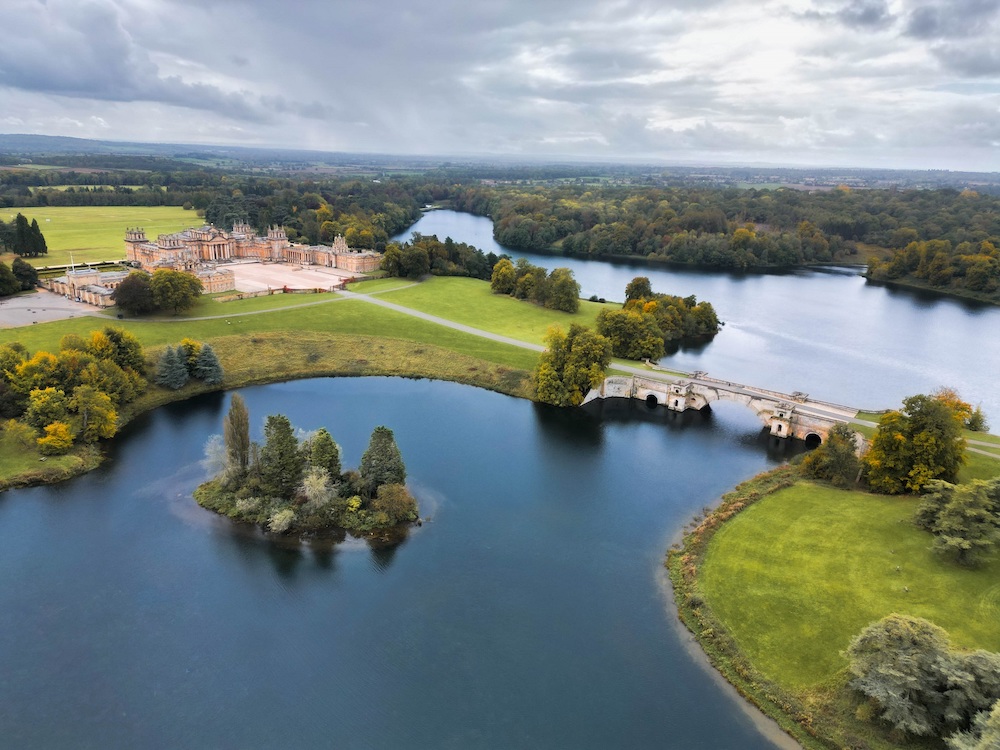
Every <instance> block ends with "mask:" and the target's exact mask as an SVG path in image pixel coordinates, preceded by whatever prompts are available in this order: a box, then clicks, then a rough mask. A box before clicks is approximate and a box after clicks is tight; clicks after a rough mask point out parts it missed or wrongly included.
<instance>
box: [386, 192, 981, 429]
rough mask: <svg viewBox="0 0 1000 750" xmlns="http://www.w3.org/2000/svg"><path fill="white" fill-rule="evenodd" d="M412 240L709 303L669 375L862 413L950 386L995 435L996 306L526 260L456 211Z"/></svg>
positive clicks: (870, 289) (486, 223) (848, 272)
mask: <svg viewBox="0 0 1000 750" xmlns="http://www.w3.org/2000/svg"><path fill="white" fill-rule="evenodd" d="M414 231H416V232H420V233H421V234H427V235H430V234H436V235H437V236H438V237H439V238H440V239H442V240H443V239H444V238H445V237H448V236H450V237H451V238H452V239H454V240H455V241H457V242H468V243H469V244H472V245H475V246H476V247H479V248H481V249H482V250H484V251H485V252H490V251H492V252H495V253H497V254H500V253H504V252H506V253H508V254H510V255H511V256H512V257H515V258H519V257H525V258H527V259H528V260H530V261H531V262H532V263H534V264H536V265H540V266H544V267H545V268H555V267H558V266H564V267H568V268H571V269H572V270H573V273H574V275H575V276H576V279H577V281H579V282H580V287H581V293H582V295H583V297H585V298H587V297H590V296H591V295H597V296H598V297H604V298H606V299H608V300H619V301H620V300H623V299H624V298H625V285H626V284H627V283H628V282H629V281H631V280H632V278H633V277H635V276H648V277H649V278H650V280H651V281H652V285H653V290H654V291H658V292H666V293H669V294H676V295H679V296H682V297H687V296H689V295H692V294H693V295H695V296H697V297H698V299H702V300H708V301H709V302H711V303H712V305H713V306H714V307H715V309H716V312H717V313H718V315H719V318H720V319H721V320H722V321H724V322H725V326H724V327H723V329H722V332H721V333H720V334H719V335H718V336H716V337H715V340H713V341H712V342H711V343H708V344H702V345H699V346H696V347H692V348H687V349H682V350H681V351H679V352H677V353H676V354H673V355H670V356H668V357H666V358H664V360H663V363H664V364H665V365H668V366H669V367H673V368H677V369H680V370H683V371H687V372H693V371H695V370H703V371H705V372H707V373H708V374H709V375H712V376H713V377H717V378H721V379H723V380H729V381H734V382H739V383H747V384H749V385H756V386H760V387H763V388H769V389H772V390H777V391H782V392H784V393H792V392H794V391H802V392H804V393H808V394H809V395H810V396H812V397H814V398H818V399H822V400H825V401H834V402H837V403H841V404H847V405H850V406H857V407H862V408H866V409H885V408H898V407H899V406H900V402H901V401H902V399H903V398H904V397H906V396H910V395H913V394H915V393H930V392H931V391H933V390H934V389H936V388H939V387H941V386H950V387H952V388H955V389H956V390H957V391H958V392H959V393H960V394H961V395H962V396H963V397H964V398H965V399H966V400H967V401H970V402H971V403H972V404H973V405H975V404H982V408H983V411H984V412H985V413H986V415H987V416H988V417H989V418H990V421H991V423H992V424H993V425H995V426H998V427H1000V388H997V385H996V374H997V373H1000V345H998V344H997V338H996V337H997V332H998V331H1000V307H996V306H991V305H983V304H979V303H973V302H967V301H964V300H958V299H954V298H948V297H944V296H941V295H935V294H933V293H923V292H913V291H907V290H901V289H891V288H887V287H884V286H879V285H875V284H870V283H868V282H867V281H866V280H865V279H864V278H863V277H861V276H860V275H859V274H860V269H857V268H828V269H820V270H808V269H806V270H798V271H794V272H789V273H780V274H776V273H775V274H734V273H718V272H707V271H692V270H684V269H670V268H666V267H664V266H662V265H659V264H657V265H650V264H646V263H634V262H631V263H630V262H617V263H609V262H605V261H596V260H587V259H581V258H563V257H558V256H551V255H537V254H532V253H522V252H520V251H514V250H507V249H505V248H504V247H502V246H501V245H498V244H497V243H496V242H495V241H494V239H493V223H492V222H491V221H490V220H489V219H486V218H483V217H480V216H472V215H471V214H465V213H459V212H456V211H430V212H428V213H426V214H424V216H423V218H421V219H420V221H418V222H417V223H416V224H415V225H413V227H411V228H410V229H409V230H407V232H405V233H403V234H402V235H399V236H398V237H397V238H396V239H400V240H405V239H407V238H409V237H410V235H411V233H412V232H414Z"/></svg>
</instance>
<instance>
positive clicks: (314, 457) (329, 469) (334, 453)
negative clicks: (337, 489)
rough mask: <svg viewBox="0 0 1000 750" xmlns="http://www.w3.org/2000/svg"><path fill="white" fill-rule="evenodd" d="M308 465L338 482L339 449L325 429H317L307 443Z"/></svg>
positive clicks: (339, 469) (339, 470)
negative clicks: (323, 471)
mask: <svg viewBox="0 0 1000 750" xmlns="http://www.w3.org/2000/svg"><path fill="white" fill-rule="evenodd" d="M400 460H402V459H400ZM309 464H310V466H313V467H316V468H320V469H324V470H325V471H326V473H327V475H328V476H329V477H330V479H331V480H332V481H335V482H336V481H339V480H340V472H341V467H340V448H338V447H337V444H336V443H335V442H334V441H333V437H332V436H331V435H330V433H329V432H327V430H326V428H325V427H321V428H320V429H318V430H317V431H316V433H315V434H314V435H313V436H312V440H310V441H309Z"/></svg>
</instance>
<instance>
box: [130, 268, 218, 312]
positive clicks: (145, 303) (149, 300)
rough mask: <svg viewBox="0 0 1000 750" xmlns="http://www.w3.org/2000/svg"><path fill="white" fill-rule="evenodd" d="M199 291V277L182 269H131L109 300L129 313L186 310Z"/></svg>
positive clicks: (200, 288)
mask: <svg viewBox="0 0 1000 750" xmlns="http://www.w3.org/2000/svg"><path fill="white" fill-rule="evenodd" d="M201 293H202V284H201V279H199V278H198V277H197V276H193V275H192V274H189V273H185V272H183V271H175V270H173V269H170V268H160V269H158V270H156V271H153V274H152V275H150V274H148V273H146V272H145V271H133V272H132V273H130V274H129V275H128V276H127V277H126V278H125V279H124V280H123V281H122V283H121V284H119V285H118V287H117V288H116V289H115V291H114V294H113V295H112V299H114V301H115V304H116V305H117V306H118V309H119V310H121V311H122V312H123V313H127V314H128V315H144V314H146V313H151V312H155V311H157V310H172V311H173V312H174V313H178V312H180V311H181V310H186V309H188V308H189V307H191V306H192V305H194V303H195V302H196V301H197V300H198V297H200V296H201Z"/></svg>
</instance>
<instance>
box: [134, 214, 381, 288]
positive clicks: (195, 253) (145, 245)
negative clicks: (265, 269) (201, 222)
mask: <svg viewBox="0 0 1000 750" xmlns="http://www.w3.org/2000/svg"><path fill="white" fill-rule="evenodd" d="M125 253H126V257H127V258H128V260H129V261H131V262H132V263H136V264H138V265H140V266H141V267H142V268H144V269H146V270H148V271H155V270H156V269H157V268H173V269H175V270H179V271H189V272H192V273H197V272H198V269H201V268H204V267H205V266H206V265H207V266H209V267H211V268H213V269H214V270H215V271H216V272H217V273H219V272H224V270H225V269H220V268H219V264H220V263H226V262H227V261H233V260H260V261H275V262H280V263H298V264H300V265H314V266H326V267H328V268H340V269H343V270H345V271H349V272H351V273H370V272H371V271H374V270H376V269H377V268H378V267H379V263H380V262H381V256H380V255H379V254H378V253H375V252H371V251H369V250H352V249H351V248H349V247H348V246H347V242H346V240H344V238H343V237H342V236H338V237H337V238H336V239H335V240H334V242H333V246H332V247H329V246H327V245H293V244H292V243H290V242H289V241H288V236H287V235H286V234H285V230H284V229H282V228H280V227H271V228H270V229H268V231H267V235H266V236H263V237H261V236H257V234H256V233H255V232H254V230H253V229H252V228H251V227H250V226H249V225H247V224H237V225H235V226H234V227H233V231H231V232H225V231H223V230H221V229H217V228H216V227H213V226H204V227H201V228H200V229H185V230H184V231H183V232H177V233H175V234H161V235H160V236H159V237H157V239H156V242H150V241H149V240H148V239H147V238H146V233H145V231H143V230H142V229H129V230H128V231H127V232H126V233H125ZM202 281H203V283H204V279H203V280H202ZM230 288H232V287H230ZM205 291H209V290H208V288H206V289H205ZM212 291H225V290H223V289H218V290H212Z"/></svg>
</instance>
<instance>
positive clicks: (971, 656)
mask: <svg viewBox="0 0 1000 750" xmlns="http://www.w3.org/2000/svg"><path fill="white" fill-rule="evenodd" d="M845 655H846V656H847V657H848V659H849V660H850V666H849V671H850V674H851V675H852V677H853V679H852V680H851V683H850V685H851V687H852V688H853V689H854V690H856V691H858V692H859V693H861V694H862V695H863V696H865V698H866V699H867V701H868V702H867V704H866V705H863V706H862V708H861V710H859V712H858V713H859V718H867V719H874V718H878V719H880V720H881V721H884V722H887V723H888V724H890V725H891V726H892V728H893V729H894V730H895V731H896V732H897V733H899V734H902V735H904V736H905V735H912V736H917V737H938V738H942V739H945V740H946V742H947V744H948V746H949V747H950V748H953V749H954V750H980V749H982V750H992V748H996V747H1000V654H995V653H992V652H989V651H982V650H980V651H972V652H966V651H958V650H956V649H954V648H952V646H951V643H950V642H949V640H948V634H947V633H946V632H945V631H944V630H943V629H941V628H939V627H938V626H936V625H934V624H932V623H930V622H928V621H927V620H924V619H921V618H919V617H907V616H904V615H899V614H891V615H888V616H886V617H884V618H882V619H881V620H879V621H878V622H875V623H872V624H871V625H869V626H868V627H866V628H865V629H864V630H862V631H861V633H860V634H859V635H857V636H856V637H855V638H854V639H853V640H852V641H851V644H850V646H849V647H848V649H847V652H846V654H845Z"/></svg>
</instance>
